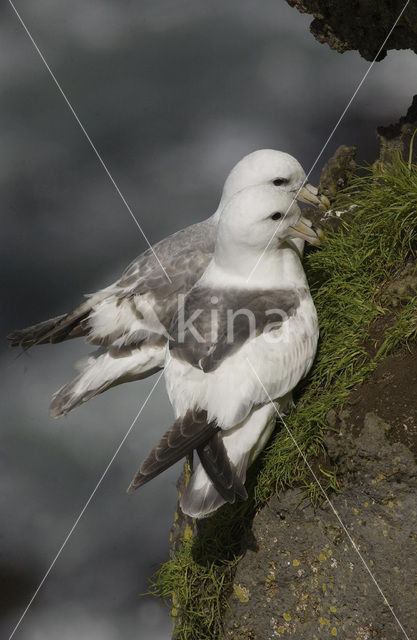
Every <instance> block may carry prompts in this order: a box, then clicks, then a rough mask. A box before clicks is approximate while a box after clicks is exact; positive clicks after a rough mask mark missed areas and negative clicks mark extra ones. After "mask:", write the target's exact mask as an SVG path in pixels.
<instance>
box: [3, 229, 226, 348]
mask: <svg viewBox="0 0 417 640" xmlns="http://www.w3.org/2000/svg"><path fill="white" fill-rule="evenodd" d="M215 230H216V227H215V224H214V223H213V222H212V221H211V220H210V219H208V220H205V221H204V222H200V223H197V224H194V225H191V226H189V227H187V228H186V229H182V230H181V231H178V232H177V233H174V234H172V235H171V236H169V237H168V238H164V239H163V240H161V241H160V242H158V243H157V244H156V245H155V247H154V250H155V252H156V254H157V256H158V258H159V260H160V261H161V262H162V264H163V265H164V268H165V269H166V271H167V272H168V274H169V276H170V278H171V283H170V282H169V281H168V279H167V278H166V276H165V274H164V273H163V271H162V269H161V266H160V264H159V262H158V260H157V259H156V258H155V255H154V253H153V251H152V250H151V249H148V250H147V251H145V252H144V253H142V254H141V255H140V256H138V257H137V258H136V259H135V260H133V262H131V263H130V264H129V266H128V267H127V268H126V269H125V271H124V272H123V274H122V276H121V278H120V279H119V280H118V281H117V282H115V283H114V285H112V286H110V287H108V288H107V289H103V290H101V291H99V292H97V294H93V296H91V297H90V298H89V299H88V300H87V301H86V302H84V303H82V304H81V305H79V306H78V307H77V308H76V309H75V310H74V311H72V312H71V313H66V314H62V315H61V316H57V317H56V318H51V319H49V320H45V321H44V322H40V323H38V324H36V325H32V326H30V327H26V328H25V329H18V330H16V331H13V332H11V333H10V334H9V335H8V336H7V339H8V340H9V342H10V345H11V346H12V347H17V346H22V347H24V348H25V349H29V348H30V347H33V346H36V345H38V344H45V343H55V342H62V341H64V340H68V339H71V338H76V337H80V336H85V335H87V334H88V332H89V326H88V316H89V314H90V312H91V311H92V309H93V308H94V305H95V303H96V300H97V297H98V298H99V299H100V300H103V299H105V298H106V297H111V296H116V297H118V298H120V299H123V298H126V297H130V296H134V295H136V294H138V295H140V294H141V293H147V292H152V293H153V297H154V299H155V311H156V313H157V315H158V317H159V318H160V320H161V322H162V324H163V325H164V326H165V327H166V328H167V329H168V327H169V324H170V322H171V319H172V316H173V314H174V312H175V307H176V296H175V295H174V294H175V293H178V292H181V291H182V292H184V293H186V291H188V289H190V288H191V286H192V285H193V284H194V283H195V282H196V280H197V279H198V278H199V277H200V275H201V274H202V273H203V271H204V269H205V268H206V266H207V264H208V262H209V260H210V257H211V255H212V253H213V249H214V240H215ZM187 253H188V255H187ZM117 337H119V333H118V332H117V327H116V331H115V332H113V333H112V335H111V336H109V339H108V340H98V341H97V340H91V343H92V344H100V345H109V344H111V341H112V339H115V338H117Z"/></svg>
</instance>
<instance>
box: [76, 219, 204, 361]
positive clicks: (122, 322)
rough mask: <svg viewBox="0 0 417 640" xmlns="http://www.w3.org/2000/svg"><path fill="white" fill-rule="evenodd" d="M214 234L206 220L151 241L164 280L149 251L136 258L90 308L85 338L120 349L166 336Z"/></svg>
mask: <svg viewBox="0 0 417 640" xmlns="http://www.w3.org/2000/svg"><path fill="white" fill-rule="evenodd" d="M214 238H215V226H214V225H213V223H211V222H209V221H206V222H203V223H200V224H196V225H192V226H191V227H188V228H187V229H184V230H182V231H180V232H178V233H176V234H174V235H172V236H170V237H169V238H166V239H165V240H163V241H161V242H160V243H158V244H157V245H155V251H156V252H157V255H158V258H159V260H160V261H161V263H162V264H163V265H164V269H165V271H166V273H167V274H168V276H169V278H170V279H169V280H168V278H167V276H166V275H165V273H164V272H163V271H162V269H161V267H160V265H159V263H158V261H157V260H156V258H155V256H154V255H153V253H152V252H151V251H150V250H147V251H146V252H145V253H144V254H142V255H141V256H139V257H138V258H136V260H134V261H133V262H132V263H131V264H130V265H129V266H128V267H127V269H126V270H125V272H124V273H123V275H122V277H121V278H120V280H118V281H117V282H116V283H115V284H114V285H113V286H112V287H111V288H110V291H109V293H110V295H109V296H107V297H106V299H105V300H104V301H103V303H102V304H101V305H98V306H97V308H95V309H94V310H93V313H92V314H91V318H90V325H91V331H90V336H89V342H91V343H92V344H95V345H99V346H109V345H110V344H111V345H113V347H114V348H116V349H125V348H126V347H131V346H138V345H139V344H141V343H142V342H143V341H147V340H149V339H150V340H154V339H159V338H160V336H162V335H163V336H165V339H166V337H167V335H168V333H167V332H168V329H169V326H170V323H171V321H172V317H173V315H174V314H175V311H176V310H177V308H178V299H179V296H180V294H185V293H187V291H189V289H191V287H192V286H193V285H194V284H195V282H196V281H197V280H198V279H199V278H200V276H201V275H202V273H203V272H204V270H205V269H206V267H207V265H208V263H209V261H210V259H211V256H212V253H213V249H214ZM110 307H112V308H110ZM106 314H107V316H106ZM107 317H109V318H110V321H109V322H107V320H106V318H107ZM114 318H117V320H118V321H117V322H115V321H114Z"/></svg>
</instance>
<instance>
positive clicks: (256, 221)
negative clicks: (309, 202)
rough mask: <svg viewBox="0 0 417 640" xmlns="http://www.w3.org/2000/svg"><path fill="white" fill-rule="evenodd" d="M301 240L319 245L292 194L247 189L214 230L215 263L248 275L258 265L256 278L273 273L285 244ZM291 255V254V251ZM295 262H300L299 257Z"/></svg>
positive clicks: (264, 187)
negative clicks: (215, 236)
mask: <svg viewBox="0 0 417 640" xmlns="http://www.w3.org/2000/svg"><path fill="white" fill-rule="evenodd" d="M292 238H301V239H303V240H306V241H307V242H309V243H311V244H314V245H319V244H320V243H321V239H322V234H321V232H320V231H319V232H317V231H316V230H315V229H314V228H313V227H311V226H309V223H308V221H307V220H305V219H304V218H303V217H302V216H301V211H300V208H299V206H298V205H297V203H296V201H295V200H294V196H293V194H292V193H286V192H284V191H281V192H279V193H277V190H276V188H275V187H274V185H270V184H267V185H261V186H256V187H247V188H246V189H244V190H242V191H239V192H238V193H237V194H236V195H235V196H233V197H232V198H231V200H230V202H228V203H227V204H226V206H225V207H224V209H223V212H222V215H221V217H220V220H219V225H218V228H217V238H216V246H215V251H214V262H215V263H216V265H217V266H218V267H220V268H222V269H223V270H227V271H229V272H234V273H237V272H239V273H240V274H247V273H248V272H250V271H251V270H252V269H253V268H254V265H255V264H257V263H258V262H259V261H261V262H262V269H261V268H257V271H258V275H259V277H262V278H263V277H264V275H263V274H264V272H268V271H269V270H271V269H272V270H273V269H275V267H276V265H277V264H278V262H279V261H280V260H281V259H282V257H280V255H279V254H280V252H279V251H278V249H279V248H280V247H283V248H284V249H285V251H287V248H288V247H289V246H290V245H289V244H288V242H287V241H288V240H290V239H292ZM290 251H291V253H294V254H295V252H294V250H293V249H291V248H290ZM297 260H298V261H299V258H298V255H297Z"/></svg>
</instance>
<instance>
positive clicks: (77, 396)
mask: <svg viewBox="0 0 417 640" xmlns="http://www.w3.org/2000/svg"><path fill="white" fill-rule="evenodd" d="M305 182H306V176H305V172H304V170H303V168H302V167H301V165H300V164H299V162H298V161H297V160H296V159H295V158H293V157H292V156H290V155H289V154H287V153H284V152H281V151H274V150H272V149H263V150H259V151H255V152H253V153H251V154H249V155H247V156H245V157H244V158H243V159H242V160H240V162H238V163H237V165H236V166H235V167H234V168H233V169H232V171H231V172H230V174H229V176H228V178H227V180H226V182H225V184H224V188H223V193H222V197H221V200H220V203H219V206H218V208H217V210H216V211H215V213H214V214H213V215H212V216H211V217H209V218H208V219H206V220H204V221H203V222H200V223H197V224H194V225H191V226H189V227H187V228H185V229H182V230H181V231H178V232H177V233H174V234H173V235H171V236H169V237H167V238H165V239H164V240H161V241H160V242H158V243H157V244H156V245H155V246H154V247H153V248H152V249H148V250H147V251H145V252H144V253H143V254H141V255H140V256H139V257H138V258H136V259H135V260H134V261H133V262H132V263H131V264H130V265H129V266H128V267H127V268H126V270H125V271H124V272H123V274H122V276H121V278H120V279H119V280H117V281H116V282H114V283H113V284H111V285H110V286H108V287H106V288H104V289H101V290H99V291H97V292H96V293H93V294H91V295H89V296H88V298H87V300H86V301H85V302H83V303H82V304H80V305H79V306H78V307H77V308H76V309H75V310H74V311H72V312H70V313H66V314H63V315H61V316H58V317H56V318H51V319H50V320H46V321H45V322H41V323H40V324H37V325H34V326H30V327H28V328H26V329H22V330H18V331H14V332H13V333H11V334H10V335H9V336H8V339H9V341H10V344H11V345H12V346H22V347H23V348H24V349H28V348H30V347H32V346H34V345H38V344H44V343H48V342H50V343H55V342H62V341H64V340H69V339H71V338H78V337H81V336H84V337H85V338H86V340H87V342H88V343H90V344H92V345H96V346H98V347H100V348H99V349H98V351H97V352H96V353H94V354H92V355H90V356H89V357H88V358H86V359H85V360H84V361H83V362H82V363H81V372H80V373H79V375H77V376H76V377H75V378H74V379H73V380H71V381H70V382H68V383H67V384H65V385H64V386H63V387H61V388H60V389H59V390H58V391H57V392H56V393H55V395H54V396H53V399H52V403H51V412H52V414H53V415H54V416H55V417H61V416H64V415H66V414H67V413H68V412H69V411H71V410H72V409H74V408H75V407H78V406H79V405H81V404H82V403H84V402H86V401H87V400H89V399H90V398H92V397H94V396H96V395H97V394H99V393H102V392H103V391H106V390H107V389H109V388H110V387H113V386H115V385H117V384H121V383H124V382H130V381H133V380H139V379H141V378H145V377H147V376H149V375H151V374H153V373H155V372H156V371H157V370H159V369H161V368H162V367H163V366H164V358H165V346H166V342H167V336H168V333H167V330H168V328H169V326H170V323H171V320H172V317H173V315H174V313H175V311H176V309H177V300H178V296H179V295H180V294H185V293H186V292H187V291H189V290H190V289H191V287H192V286H193V285H194V284H195V282H196V281H197V280H198V279H199V278H200V276H201V275H202V273H203V272H204V270H205V268H206V267H207V265H208V263H209V261H210V259H211V257H212V255H213V250H214V243H215V237H216V229H217V225H218V222H219V219H220V214H221V212H222V210H223V208H224V207H225V205H226V204H227V203H228V202H229V201H230V199H231V198H233V196H234V195H235V194H237V193H239V192H240V191H242V189H245V188H247V187H251V186H256V185H259V186H260V185H270V188H271V193H273V194H274V195H276V196H279V194H280V193H283V192H284V193H287V194H288V195H289V196H291V197H297V198H298V199H299V200H301V201H302V202H308V203H310V204H313V205H316V206H318V205H319V204H320V202H321V201H320V198H319V197H318V196H317V189H315V188H314V187H312V186H311V185H309V184H305ZM242 215H245V212H244V211H242ZM300 243H301V244H300V246H299V249H300V250H301V251H302V245H303V241H302V240H301V241H300ZM161 264H162V265H163V267H164V269H165V272H166V274H168V276H169V279H168V278H167V276H166V275H165V273H164V271H163V269H162V268H161Z"/></svg>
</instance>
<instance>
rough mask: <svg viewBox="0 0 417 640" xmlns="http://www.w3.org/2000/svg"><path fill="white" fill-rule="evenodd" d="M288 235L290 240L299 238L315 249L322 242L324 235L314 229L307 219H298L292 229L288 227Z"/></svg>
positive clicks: (319, 230)
mask: <svg viewBox="0 0 417 640" xmlns="http://www.w3.org/2000/svg"><path fill="white" fill-rule="evenodd" d="M288 232H289V233H288V235H289V236H290V237H291V238H301V239H302V240H306V242H309V243H310V244H313V245H314V246H315V247H318V246H320V245H321V243H322V242H323V240H324V233H323V231H322V230H321V229H317V230H316V229H314V228H313V227H312V226H311V222H310V220H307V218H303V216H301V217H300V219H299V221H298V222H297V224H295V225H294V226H292V227H288Z"/></svg>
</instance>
